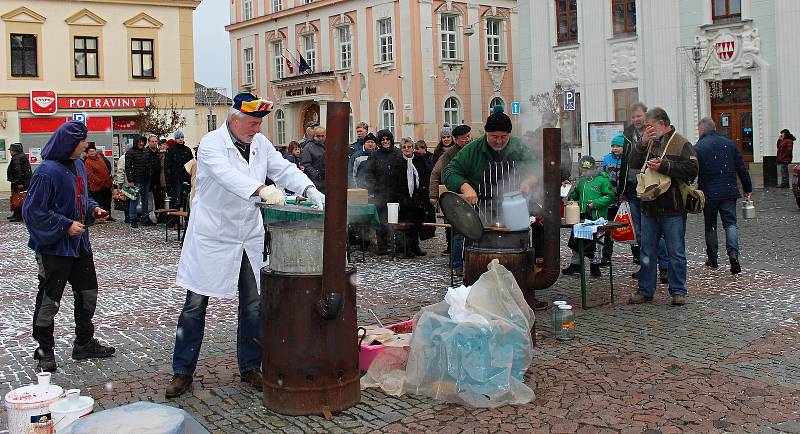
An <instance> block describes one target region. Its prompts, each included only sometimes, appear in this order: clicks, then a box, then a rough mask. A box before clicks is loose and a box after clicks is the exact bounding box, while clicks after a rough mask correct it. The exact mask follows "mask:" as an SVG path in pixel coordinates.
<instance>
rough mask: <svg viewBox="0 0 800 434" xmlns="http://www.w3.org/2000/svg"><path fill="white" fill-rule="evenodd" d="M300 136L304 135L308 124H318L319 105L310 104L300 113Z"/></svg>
mask: <svg viewBox="0 0 800 434" xmlns="http://www.w3.org/2000/svg"><path fill="white" fill-rule="evenodd" d="M300 121H301V122H300V125H299V128H300V136H301V137H302V136H303V134H305V133H306V125H307V124H308V123H309V122H316V123H319V104H317V103H311V104H309V105H307V106H305V107H304V108H303V110H302V111H301V112H300Z"/></svg>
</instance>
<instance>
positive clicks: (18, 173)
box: [6, 143, 31, 222]
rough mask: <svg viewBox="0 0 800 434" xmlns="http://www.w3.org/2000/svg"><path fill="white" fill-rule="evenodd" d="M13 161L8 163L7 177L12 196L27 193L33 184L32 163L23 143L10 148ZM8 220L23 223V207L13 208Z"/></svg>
mask: <svg viewBox="0 0 800 434" xmlns="http://www.w3.org/2000/svg"><path fill="white" fill-rule="evenodd" d="M9 150H10V151H11V161H9V162H8V169H7V170H6V176H7V178H8V182H10V183H11V194H12V195H13V194H14V193H18V192H20V191H25V190H27V189H28V184H30V182H31V163H30V162H29V161H28V157H26V156H25V152H23V150H22V143H14V144H12V145H11V147H9ZM8 219H9V220H10V221H12V222H21V221H22V207H18V208H13V209H12V210H11V216H9V217H8Z"/></svg>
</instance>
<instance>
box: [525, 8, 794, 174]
mask: <svg viewBox="0 0 800 434" xmlns="http://www.w3.org/2000/svg"><path fill="white" fill-rule="evenodd" d="M519 19H520V23H528V25H529V26H530V28H533V29H540V31H536V32H520V33H519V34H518V35H517V36H518V38H517V40H518V41H519V42H518V45H517V46H518V48H519V53H518V55H517V56H516V58H517V59H518V61H519V64H518V65H516V66H517V67H518V70H517V71H515V72H516V74H515V76H516V80H515V86H516V87H515V93H516V94H517V95H518V98H521V99H522V100H523V101H526V102H527V101H528V99H529V98H530V97H531V96H532V95H535V94H537V93H541V92H546V91H548V90H552V89H553V86H554V83H556V82H558V83H561V84H562V85H563V86H564V87H566V88H573V89H575V90H576V91H577V92H578V93H579V99H578V103H577V107H576V108H577V110H576V111H575V112H574V113H570V112H567V114H566V115H564V116H563V122H562V126H563V127H564V128H565V130H566V131H565V133H564V136H565V140H566V141H568V142H572V143H574V144H575V145H576V151H578V152H582V153H587V152H589V151H590V150H589V140H588V133H589V123H592V122H604V121H620V120H627V119H628V107H629V106H630V104H631V103H633V102H635V101H637V100H638V101H642V102H644V103H645V104H647V105H648V107H653V106H661V107H663V108H664V109H666V110H667V112H668V113H669V115H670V117H671V119H672V121H673V124H674V125H675V126H676V128H677V129H678V130H679V131H681V132H682V133H684V135H685V136H686V137H687V138H689V139H690V140H696V138H697V129H696V124H697V120H698V119H699V118H700V117H704V116H712V117H713V118H714V120H715V121H716V123H717V127H718V130H719V132H720V133H721V134H724V135H727V136H729V137H731V138H732V139H733V140H734V141H735V142H736V143H737V144H738V145H739V147H740V148H741V149H742V151H743V153H744V155H745V159H746V160H747V161H754V162H757V163H761V162H762V161H763V159H764V157H769V156H774V155H775V153H776V146H775V142H776V140H777V135H778V132H779V131H780V130H781V129H783V128H788V129H790V130H792V131H794V130H797V129H800V105H798V101H800V82H798V80H797V74H798V71H800V56H798V54H797V53H798V50H797V47H798V46H800V45H798V44H799V43H800V32H797V31H795V30H794V29H795V28H796V24H797V23H798V22H800V1H797V0H658V1H655V0H652V1H650V0H602V1H600V0H530V1H526V2H520V7H519ZM521 26H522V25H521ZM696 77H699V81H697V80H696ZM697 89H699V98H698V97H697V95H698V92H697ZM698 107H699V112H698ZM521 116H522V118H523V120H524V122H526V123H530V124H531V125H533V126H536V125H538V124H539V117H540V114H539V113H538V112H537V111H536V110H535V109H534V107H533V106H532V105H531V104H530V103H527V104H524V105H523V111H522V114H521ZM796 148H797V147H796ZM606 152H608V146H605V145H604V144H592V149H591V154H592V155H595V156H598V155H602V154H604V153H606ZM798 156H800V149H795V159H797V157H798ZM768 160H769V159H767V161H768Z"/></svg>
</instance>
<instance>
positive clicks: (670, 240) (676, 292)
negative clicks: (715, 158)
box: [629, 107, 698, 306]
mask: <svg viewBox="0 0 800 434" xmlns="http://www.w3.org/2000/svg"><path fill="white" fill-rule="evenodd" d="M645 119H646V123H647V127H646V128H645V131H644V134H643V135H642V141H641V143H640V144H637V145H635V146H634V147H633V149H632V151H631V154H630V161H629V163H630V166H631V167H645V168H647V169H649V170H654V171H656V172H658V173H661V174H664V175H667V176H669V177H670V181H671V182H670V187H669V189H668V190H667V191H665V192H664V193H662V194H661V195H659V196H658V197H656V198H655V199H653V200H649V201H648V200H645V198H644V197H640V199H641V207H642V221H641V234H640V241H639V244H640V246H641V252H640V255H641V269H640V272H639V288H638V290H637V291H636V292H635V293H634V294H633V295H631V297H630V300H629V302H630V303H632V304H641V303H645V302H648V301H650V300H652V299H653V295H654V293H655V290H656V278H657V276H656V274H657V271H658V260H657V257H658V240H659V238H661V237H662V236H663V237H664V241H666V244H667V254H668V255H669V271H668V273H667V277H668V280H669V293H670V295H672V304H673V305H674V306H682V305H684V304H686V295H687V291H686V209H685V205H684V203H683V198H682V196H681V192H680V186H679V183H681V182H685V183H687V184H688V183H691V182H692V181H693V180H694V179H695V178H696V177H697V173H698V162H697V154H696V153H695V151H694V148H693V147H692V144H691V143H689V141H688V140H686V139H685V138H684V137H683V136H681V135H680V134H678V133H677V132H676V131H675V128H674V127H673V126H672V125H671V123H670V119H669V116H668V115H667V112H666V111H664V109H662V108H660V107H656V108H653V109H651V110H650V111H648V112H647V113H646V114H645Z"/></svg>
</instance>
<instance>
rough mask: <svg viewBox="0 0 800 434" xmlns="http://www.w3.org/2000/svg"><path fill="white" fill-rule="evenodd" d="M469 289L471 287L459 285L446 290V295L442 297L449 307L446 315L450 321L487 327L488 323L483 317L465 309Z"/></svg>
mask: <svg viewBox="0 0 800 434" xmlns="http://www.w3.org/2000/svg"><path fill="white" fill-rule="evenodd" d="M470 288H471V287H468V286H464V285H461V286H458V287H452V288H450V289H448V290H447V294H445V296H444V301H445V303H447V304H448V305H450V307H449V308H448V309H447V314H448V315H449V316H450V319H452V320H453V321H455V322H472V323H475V324H483V325H487V324H489V321H487V320H486V318H485V317H483V316H481V315H480V314H477V313H474V312H472V311H471V310H469V309H467V306H466V304H467V297H468V296H469V293H470Z"/></svg>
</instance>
